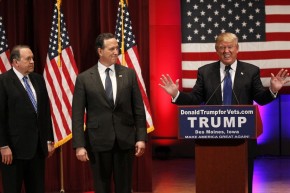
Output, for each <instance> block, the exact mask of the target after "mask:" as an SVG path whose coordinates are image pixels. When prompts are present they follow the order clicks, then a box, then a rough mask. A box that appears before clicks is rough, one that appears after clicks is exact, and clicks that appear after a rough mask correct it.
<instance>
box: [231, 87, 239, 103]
mask: <svg viewBox="0 0 290 193" xmlns="http://www.w3.org/2000/svg"><path fill="white" fill-rule="evenodd" d="M232 90H233V94H234V97H235V99H236V101H237V103H238V105H240V101H239V100H238V97H237V95H236V93H235V90H234V89H232Z"/></svg>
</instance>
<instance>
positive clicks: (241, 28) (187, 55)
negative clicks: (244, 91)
mask: <svg viewBox="0 0 290 193" xmlns="http://www.w3.org/2000/svg"><path fill="white" fill-rule="evenodd" d="M181 14H182V16H181V17H182V24H181V25H182V45H181V46H182V48H181V50H182V87H183V89H184V90H189V89H191V88H192V87H193V86H194V84H195V81H196V77H197V69H198V68H199V67H201V66H203V65H205V64H208V63H211V62H214V61H217V60H218V57H217V54H216V52H215V44H214V42H215V38H216V37H217V35H218V34H220V33H222V32H232V33H234V34H236V35H237V36H238V38H239V45H240V47H239V54H238V59H239V60H242V61H245V62H249V63H252V64H254V65H256V66H258V67H259V68H260V69H261V80H262V82H263V85H264V86H269V83H270V80H269V79H270V76H271V73H274V74H276V73H277V72H278V70H279V69H280V68H289V67H290V1H289V0H265V1H264V0H199V1H196V0H182V2H181Z"/></svg>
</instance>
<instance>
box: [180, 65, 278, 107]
mask: <svg viewBox="0 0 290 193" xmlns="http://www.w3.org/2000/svg"><path fill="white" fill-rule="evenodd" d="M221 86H222V85H221V77H220V62H219V61H218V62H214V63H211V64H207V65H205V66H203V67H200V68H199V69H198V75H197V80H196V84H195V86H194V87H193V89H192V91H191V92H190V93H184V92H180V95H179V97H178V98H177V100H176V102H175V103H176V104H178V105H199V104H202V103H207V104H208V105H222V92H221ZM216 88H218V89H217V90H216V92H215V93H214V91H215V89H216ZM233 90H234V93H235V95H236V96H235V95H234V94H233V96H232V97H233V98H232V102H233V105H237V104H240V105H252V104H253V101H255V102H257V103H258V104H259V105H264V104H267V103H269V102H271V101H272V100H274V99H275V98H274V97H273V96H272V94H271V92H270V90H269V88H265V87H264V86H263V85H262V82H261V78H260V69H259V68H258V67H257V66H255V65H252V64H249V63H245V62H241V61H238V62H237V69H236V73H235V80H234V86H233Z"/></svg>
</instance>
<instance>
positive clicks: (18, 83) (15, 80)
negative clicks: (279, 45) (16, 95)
mask: <svg viewBox="0 0 290 193" xmlns="http://www.w3.org/2000/svg"><path fill="white" fill-rule="evenodd" d="M11 77H12V79H13V84H14V85H15V87H16V89H17V90H18V91H20V92H21V93H23V94H22V96H25V97H24V100H25V102H26V103H27V104H29V105H30V106H31V109H32V110H33V111H34V112H35V110H34V107H33V104H32V103H31V100H30V98H29V96H28V94H27V92H26V89H25V88H24V86H23V84H22V82H21V80H19V78H18V77H17V75H16V74H15V73H14V71H13V70H12V69H11ZM29 79H30V80H31V83H32V84H33V87H34V89H35V92H36V93H37V90H36V87H35V85H36V83H35V81H34V83H33V82H32V79H33V78H31V76H29ZM36 95H37V96H38V94H36ZM37 104H38V98H37Z"/></svg>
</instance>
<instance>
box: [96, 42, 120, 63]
mask: <svg viewBox="0 0 290 193" xmlns="http://www.w3.org/2000/svg"><path fill="white" fill-rule="evenodd" d="M98 53H99V56H100V62H101V63H102V64H104V65H106V66H107V67H109V66H111V65H112V64H116V62H117V60H118V55H119V45H118V42H117V40H116V39H115V38H111V39H107V40H104V47H103V48H98Z"/></svg>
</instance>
